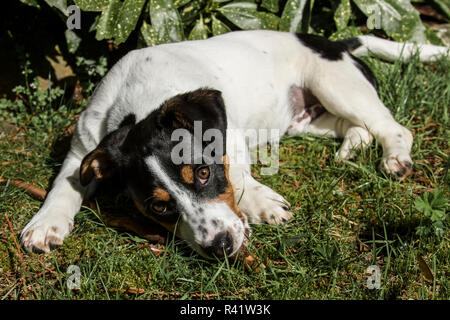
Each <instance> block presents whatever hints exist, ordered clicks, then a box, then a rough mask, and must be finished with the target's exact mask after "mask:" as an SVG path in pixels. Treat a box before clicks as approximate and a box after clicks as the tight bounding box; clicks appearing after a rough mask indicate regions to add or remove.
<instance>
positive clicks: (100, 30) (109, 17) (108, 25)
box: [95, 0, 122, 40]
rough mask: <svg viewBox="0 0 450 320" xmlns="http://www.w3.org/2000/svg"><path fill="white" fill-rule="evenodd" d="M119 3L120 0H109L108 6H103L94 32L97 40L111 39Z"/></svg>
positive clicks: (119, 6)
mask: <svg viewBox="0 0 450 320" xmlns="http://www.w3.org/2000/svg"><path fill="white" fill-rule="evenodd" d="M121 5H122V3H121V2H120V0H110V1H109V3H108V6H107V7H105V8H104V10H103V12H102V15H101V16H100V20H99V21H98V25H97V32H96V34H95V38H96V39H97V40H103V39H112V38H113V37H114V31H115V28H116V21H117V17H118V16H119V12H120V8H121Z"/></svg>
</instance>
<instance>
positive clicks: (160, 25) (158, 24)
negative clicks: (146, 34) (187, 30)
mask: <svg viewBox="0 0 450 320" xmlns="http://www.w3.org/2000/svg"><path fill="white" fill-rule="evenodd" d="M150 20H151V22H152V26H153V29H154V31H155V32H156V34H157V36H158V42H159V43H167V42H177V41H181V40H183V38H184V33H183V24H182V22H181V18H180V14H179V13H178V10H177V9H176V8H175V6H174V5H173V3H172V0H150Z"/></svg>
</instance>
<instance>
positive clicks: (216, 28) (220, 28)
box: [212, 15, 231, 36]
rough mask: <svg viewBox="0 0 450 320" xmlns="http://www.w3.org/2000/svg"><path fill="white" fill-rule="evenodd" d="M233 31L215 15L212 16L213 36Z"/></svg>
mask: <svg viewBox="0 0 450 320" xmlns="http://www.w3.org/2000/svg"><path fill="white" fill-rule="evenodd" d="M230 31H231V29H230V28H228V26H227V25H226V24H225V23H223V22H222V21H220V20H219V19H217V18H216V16H215V15H213V16H212V34H213V36H218V35H219V34H224V33H227V32H230Z"/></svg>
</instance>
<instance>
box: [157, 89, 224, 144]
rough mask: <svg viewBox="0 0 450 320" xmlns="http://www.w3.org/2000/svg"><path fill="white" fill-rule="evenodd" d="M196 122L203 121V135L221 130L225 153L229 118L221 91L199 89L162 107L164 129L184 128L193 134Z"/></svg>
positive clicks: (161, 115)
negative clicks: (213, 130) (214, 130)
mask: <svg viewBox="0 0 450 320" xmlns="http://www.w3.org/2000/svg"><path fill="white" fill-rule="evenodd" d="M195 121H201V127H202V135H203V134H204V133H205V131H206V130H208V129H218V130H220V132H221V134H222V137H223V144H224V145H223V150H224V152H225V147H226V129H227V116H226V110H225V103H224V101H223V98H222V93H221V92H220V91H218V90H213V89H207V88H202V89H198V90H195V91H191V92H187V93H184V94H180V95H177V96H175V97H173V98H171V99H169V100H167V101H166V102H165V103H164V104H163V105H162V106H161V113H160V119H159V123H160V124H161V125H162V127H164V128H170V129H173V130H175V129H179V128H184V129H187V130H188V131H190V132H191V133H193V132H194V122H195Z"/></svg>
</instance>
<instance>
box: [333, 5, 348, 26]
mask: <svg viewBox="0 0 450 320" xmlns="http://www.w3.org/2000/svg"><path fill="white" fill-rule="evenodd" d="M351 15H352V8H351V5H350V0H341V3H340V4H339V6H338V7H337V9H336V11H335V13H334V21H335V22H336V28H337V29H338V30H342V29H344V28H345V27H347V25H348V21H349V20H350V17H351Z"/></svg>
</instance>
